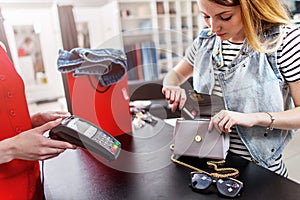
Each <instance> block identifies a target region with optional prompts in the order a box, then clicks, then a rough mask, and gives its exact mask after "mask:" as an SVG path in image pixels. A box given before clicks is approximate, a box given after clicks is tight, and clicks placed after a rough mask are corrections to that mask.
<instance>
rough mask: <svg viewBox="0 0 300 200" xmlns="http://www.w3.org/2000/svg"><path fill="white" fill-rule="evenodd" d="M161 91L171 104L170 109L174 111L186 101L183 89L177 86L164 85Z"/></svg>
mask: <svg viewBox="0 0 300 200" xmlns="http://www.w3.org/2000/svg"><path fill="white" fill-rule="evenodd" d="M162 93H163V94H164V95H165V98H166V100H168V102H169V104H171V105H172V111H173V112H175V111H176V109H177V108H179V109H180V110H181V109H182V108H183V106H184V104H185V101H186V93H185V90H184V89H182V88H181V87H179V86H164V87H163V88H162Z"/></svg>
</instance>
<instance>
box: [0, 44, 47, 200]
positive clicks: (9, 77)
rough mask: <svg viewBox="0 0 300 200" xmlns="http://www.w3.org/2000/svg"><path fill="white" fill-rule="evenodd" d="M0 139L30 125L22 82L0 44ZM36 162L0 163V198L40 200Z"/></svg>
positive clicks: (24, 129)
mask: <svg viewBox="0 0 300 200" xmlns="http://www.w3.org/2000/svg"><path fill="white" fill-rule="evenodd" d="M0 124H1V128H0V141H1V140H4V139H6V138H10V137H13V136H15V135H17V134H19V133H21V132H23V131H26V130H28V129H30V128H32V127H31V120H30V115H29V112H28V107H27V101H26V98H25V93H24V83H23V80H22V79H21V77H20V76H19V75H18V73H17V72H16V70H15V68H14V66H13V64H12V63H11V61H10V59H9V57H8V56H7V54H6V52H5V51H4V50H3V49H2V48H1V47H0ZM39 176H40V169H39V162H38V161H25V160H12V161H11V162H8V163H3V164H0V199H5V200H9V199H16V200H20V199H22V200H26V199H30V200H31V199H41V197H42V196H41V194H42V193H41V192H42V189H41V181H40V179H39Z"/></svg>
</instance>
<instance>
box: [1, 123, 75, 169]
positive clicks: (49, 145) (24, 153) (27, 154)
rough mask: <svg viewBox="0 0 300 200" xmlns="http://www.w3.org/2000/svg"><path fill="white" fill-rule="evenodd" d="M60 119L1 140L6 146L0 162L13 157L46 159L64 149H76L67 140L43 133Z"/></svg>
mask: <svg viewBox="0 0 300 200" xmlns="http://www.w3.org/2000/svg"><path fill="white" fill-rule="evenodd" d="M61 120H62V119H57V120H54V121H50V122H48V123H45V124H44V125H42V126H39V127H36V128H33V129H30V130H27V131H24V132H22V133H20V134H19V135H16V136H14V137H12V138H8V139H6V140H3V141H1V143H2V144H3V143H5V144H6V147H8V148H7V149H6V153H5V154H4V155H3V156H4V157H2V158H1V162H0V163H4V162H9V161H11V160H13V159H22V160H46V159H49V158H53V157H56V156H58V155H59V154H60V153H62V152H64V151H65V150H66V149H76V148H77V147H76V146H75V145H72V144H70V143H68V142H64V141H58V140H52V139H49V138H47V137H45V136H44V135H43V134H44V133H45V132H46V131H48V130H50V129H51V128H53V127H55V126H57V125H59V124H60V123H61Z"/></svg>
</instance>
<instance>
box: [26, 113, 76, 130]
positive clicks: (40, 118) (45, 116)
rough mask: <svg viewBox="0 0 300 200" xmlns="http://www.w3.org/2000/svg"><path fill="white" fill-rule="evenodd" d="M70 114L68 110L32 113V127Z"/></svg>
mask: <svg viewBox="0 0 300 200" xmlns="http://www.w3.org/2000/svg"><path fill="white" fill-rule="evenodd" d="M70 115H71V114H70V113H69V112H62V111H56V112H39V113H36V114H34V115H32V116H31V117H30V118H31V123H32V127H33V128H35V127H38V126H41V125H43V124H45V123H47V122H50V121H53V120H56V119H59V118H62V119H64V118H66V117H69V116H70Z"/></svg>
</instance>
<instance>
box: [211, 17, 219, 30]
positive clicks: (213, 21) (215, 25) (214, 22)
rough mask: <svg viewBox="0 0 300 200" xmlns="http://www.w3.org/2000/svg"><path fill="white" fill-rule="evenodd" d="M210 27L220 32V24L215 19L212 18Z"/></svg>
mask: <svg viewBox="0 0 300 200" xmlns="http://www.w3.org/2000/svg"><path fill="white" fill-rule="evenodd" d="M210 28H211V31H212V32H214V33H215V32H218V31H219V30H220V24H219V23H218V22H217V21H216V20H213V19H210Z"/></svg>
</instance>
